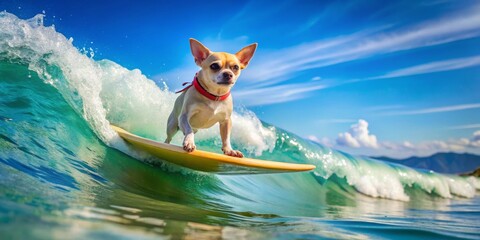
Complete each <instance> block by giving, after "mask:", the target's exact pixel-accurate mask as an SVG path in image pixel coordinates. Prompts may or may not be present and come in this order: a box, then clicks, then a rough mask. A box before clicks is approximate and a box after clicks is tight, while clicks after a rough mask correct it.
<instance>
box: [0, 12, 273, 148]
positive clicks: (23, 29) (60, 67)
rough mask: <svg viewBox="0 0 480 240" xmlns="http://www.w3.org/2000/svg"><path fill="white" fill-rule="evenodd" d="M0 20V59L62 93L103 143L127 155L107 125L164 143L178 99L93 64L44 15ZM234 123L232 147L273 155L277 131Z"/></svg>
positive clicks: (238, 115)
mask: <svg viewBox="0 0 480 240" xmlns="http://www.w3.org/2000/svg"><path fill="white" fill-rule="evenodd" d="M0 14H1V15H0V58H5V59H9V60H13V61H18V62H21V63H23V64H28V67H29V69H30V70H33V71H35V72H37V73H38V75H39V76H40V78H42V79H43V80H44V81H45V82H47V83H49V84H52V85H53V86H55V87H56V88H57V89H58V90H59V91H60V93H61V94H62V95H63V97H64V98H65V99H66V100H67V101H68V103H69V104H70V105H71V106H72V107H73V108H74V109H75V110H76V111H77V112H78V113H79V114H81V115H82V116H83V117H84V118H85V119H86V120H87V122H88V123H89V125H90V126H91V128H92V130H93V131H94V132H95V133H96V134H97V135H98V137H99V138H100V139H102V141H104V142H105V143H107V144H109V145H114V146H116V147H117V148H122V149H123V150H126V148H125V146H122V144H121V141H120V140H119V138H118V136H117V135H116V134H115V132H114V131H113V130H112V129H111V128H110V122H111V123H113V124H117V125H120V126H122V127H124V128H126V129H128V130H130V131H133V132H135V133H139V134H143V135H148V136H149V137H152V138H155V139H157V140H161V141H163V140H164V139H165V137H166V133H165V129H166V122H167V118H168V115H169V114H170V112H171V110H172V108H173V103H174V101H175V98H176V97H177V96H176V95H175V94H174V93H172V92H170V91H168V88H166V87H164V88H163V89H162V88H160V87H159V86H157V85H156V84H155V83H154V82H153V81H152V80H150V79H148V78H146V76H145V75H143V74H142V73H141V71H140V70H138V69H135V70H128V69H125V68H124V67H122V66H120V65H118V64H116V63H114V62H112V61H109V60H102V61H95V60H93V59H92V58H91V57H93V54H91V53H89V52H88V51H87V53H85V51H79V50H78V49H77V48H75V47H74V46H73V44H72V42H73V39H72V38H70V39H67V38H66V37H65V36H63V35H62V34H60V33H58V32H56V31H55V29H54V27H53V26H50V27H45V26H43V15H42V14H39V15H36V16H35V17H34V18H32V19H29V20H22V19H19V18H17V17H16V16H15V15H12V14H9V13H7V12H1V13H0ZM82 52H84V53H85V54H88V55H89V56H90V57H88V56H87V55H85V54H84V53H82ZM192 64H193V63H192ZM233 119H234V121H235V123H234V125H233V126H234V127H233V133H232V141H233V143H234V144H236V145H237V146H239V147H241V148H244V149H245V150H247V151H249V152H251V153H254V154H256V155H260V154H261V153H262V152H263V151H267V150H272V149H273V147H274V145H275V130H274V129H270V128H265V127H263V126H262V124H261V122H260V120H258V118H257V117H256V116H255V115H254V114H253V113H252V112H249V111H243V112H235V113H234V114H233ZM217 128H218V127H217ZM217 128H212V129H211V130H208V131H205V133H203V134H199V135H198V137H197V139H199V140H208V139H210V138H214V139H215V138H217V137H218V130H217ZM180 135H181V133H180V134H178V136H177V138H176V139H177V143H178V142H179V140H178V139H180V138H181V136H180ZM219 147H220V145H219ZM129 151H130V150H129ZM130 152H131V151H130Z"/></svg>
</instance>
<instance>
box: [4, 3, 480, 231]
mask: <svg viewBox="0 0 480 240" xmlns="http://www.w3.org/2000/svg"><path fill="white" fill-rule="evenodd" d="M42 19H43V18H42V15H37V16H36V17H34V18H32V19H19V18H17V17H16V16H15V15H12V14H9V13H6V12H1V13H0V239H52V238H53V239H67V238H68V239H219V238H226V239H319V238H330V239H429V238H430V239H445V238H448V239H456V238H458V239H480V197H479V194H478V190H479V189H480V181H479V179H476V178H473V177H470V178H465V177H458V176H454V175H442V174H437V173H434V172H426V171H420V170H415V169H411V168H408V167H404V166H400V165H395V164H387V163H384V162H380V161H376V160H373V159H368V158H362V157H356V156H352V155H349V154H347V153H343V152H339V151H335V150H333V149H330V148H328V147H325V146H321V145H319V144H316V143H313V142H310V141H308V140H305V139H303V138H301V137H298V136H296V135H295V134H292V133H290V132H288V131H285V130H283V129H280V128H278V127H276V126H272V125H269V124H266V123H264V122H262V121H261V120H259V119H258V118H257V117H256V116H255V114H254V113H253V112H251V111H249V110H248V109H242V108H239V109H236V112H235V113H234V116H233V118H234V119H233V122H234V128H233V133H232V138H233V139H232V141H233V144H234V146H235V147H236V148H239V149H241V150H242V151H243V152H244V153H246V155H247V156H249V157H255V158H264V159H276V160H278V161H284V162H293V163H309V164H314V165H316V166H317V169H316V170H315V171H313V172H307V173H288V174H273V175H244V176H227V175H214V174H207V173H200V172H196V171H192V170H189V169H185V168H181V167H178V166H174V165H171V164H168V163H164V164H156V165H151V164H149V162H151V160H152V157H151V156H149V155H147V154H145V153H142V152H137V151H135V150H134V149H131V148H130V147H129V146H128V145H126V144H125V143H123V141H122V140H120V139H119V137H118V136H117V135H116V134H115V133H114V131H113V130H112V129H110V127H109V124H110V123H113V124H116V125H119V126H121V127H123V128H125V129H127V130H129V131H131V132H134V133H136V134H139V135H142V136H144V137H148V138H152V139H156V140H159V141H163V140H164V138H165V126H166V120H167V117H168V114H169V113H170V111H171V109H172V106H173V102H174V100H175V97H176V95H175V94H174V93H172V91H170V90H168V87H167V86H162V85H161V84H156V83H154V82H153V81H152V80H149V79H148V78H146V77H145V76H144V75H143V74H142V73H141V71H140V70H128V69H125V68H124V67H122V66H120V65H118V64H116V63H115V62H113V61H110V60H96V59H95V58H94V57H93V55H94V53H93V52H91V51H88V50H85V49H77V48H75V47H74V46H73V45H72V41H73V39H67V38H65V36H63V35H62V34H61V33H59V32H57V31H56V30H55V29H54V27H52V26H48V27H45V26H44V25H43V20H42ZM180 135H181V134H178V135H177V137H176V139H175V141H174V143H176V144H179V143H180V141H181V136H180ZM196 139H197V145H198V147H199V148H200V149H204V150H208V151H216V152H218V151H219V150H220V147H219V146H220V142H221V141H220V138H219V134H218V129H217V128H215V127H214V128H212V129H209V130H206V131H201V132H199V133H198V134H197V136H196Z"/></svg>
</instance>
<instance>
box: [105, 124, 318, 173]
mask: <svg viewBox="0 0 480 240" xmlns="http://www.w3.org/2000/svg"><path fill="white" fill-rule="evenodd" d="M111 127H112V128H113V129H114V130H115V131H116V132H117V133H118V135H120V137H122V138H123V139H124V140H125V141H127V142H128V143H130V144H131V145H132V146H134V147H135V148H138V149H141V150H144V151H146V152H148V153H150V154H152V155H154V156H156V157H158V158H160V159H163V160H166V161H168V162H171V163H174V164H177V165H180V166H183V167H187V168H190V169H194V170H197V171H202V172H212V173H217V174H231V175H235V174H262V173H285V172H303V171H310V170H313V169H315V166H314V165H310V164H296V163H284V162H274V161H267V160H259V159H252V158H236V157H230V156H227V155H223V154H218V153H212V152H206V151H201V150H195V151H193V152H191V153H188V152H185V151H184V150H183V148H182V147H180V146H176V145H172V144H167V143H161V142H157V141H153V140H150V139H147V138H143V137H140V136H137V135H135V134H132V133H129V132H127V131H125V130H124V129H122V128H119V127H116V126H113V125H112V126H111Z"/></svg>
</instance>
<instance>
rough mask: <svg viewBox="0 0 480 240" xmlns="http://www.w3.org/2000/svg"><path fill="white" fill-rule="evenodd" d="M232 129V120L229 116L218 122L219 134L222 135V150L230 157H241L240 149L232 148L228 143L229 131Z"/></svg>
mask: <svg viewBox="0 0 480 240" xmlns="http://www.w3.org/2000/svg"><path fill="white" fill-rule="evenodd" d="M231 130H232V120H231V119H230V118H229V119H227V120H225V121H223V122H220V136H221V137H222V151H223V153H224V154H225V155H228V156H232V157H240V158H241V157H243V154H242V153H241V152H240V151H237V150H233V149H232V146H231V145H230V132H231Z"/></svg>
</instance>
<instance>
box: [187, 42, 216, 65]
mask: <svg viewBox="0 0 480 240" xmlns="http://www.w3.org/2000/svg"><path fill="white" fill-rule="evenodd" d="M190 50H191V51H192V55H193V57H194V58H195V63H196V64H197V65H198V66H201V64H202V62H203V60H205V59H207V57H208V56H209V55H210V54H211V53H212V52H210V50H209V49H208V48H207V47H205V46H203V44H202V43H200V42H199V41H197V40H196V39H193V38H190Z"/></svg>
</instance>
